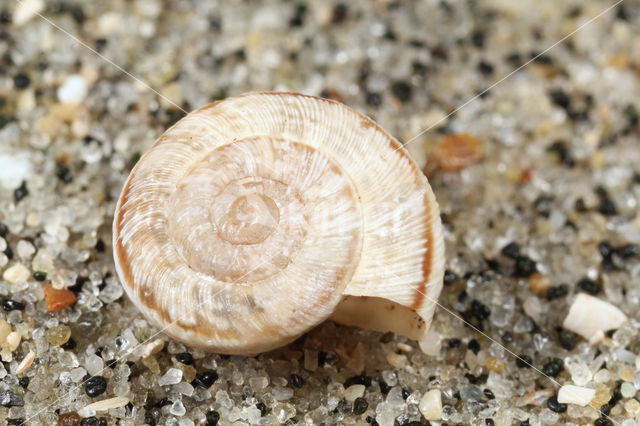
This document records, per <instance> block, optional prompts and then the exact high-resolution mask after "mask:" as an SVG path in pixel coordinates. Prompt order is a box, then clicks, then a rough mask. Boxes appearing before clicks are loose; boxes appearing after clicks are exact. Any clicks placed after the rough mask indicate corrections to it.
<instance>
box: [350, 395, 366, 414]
mask: <svg viewBox="0 0 640 426" xmlns="http://www.w3.org/2000/svg"><path fill="white" fill-rule="evenodd" d="M367 408H369V403H368V402H367V400H366V399H364V398H362V397H360V398H356V399H355V400H354V401H353V414H356V415H360V414H364V413H365V412H366V411H367Z"/></svg>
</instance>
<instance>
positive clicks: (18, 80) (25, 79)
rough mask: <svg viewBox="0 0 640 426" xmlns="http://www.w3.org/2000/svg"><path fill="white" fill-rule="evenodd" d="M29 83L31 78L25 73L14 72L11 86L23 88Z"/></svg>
mask: <svg viewBox="0 0 640 426" xmlns="http://www.w3.org/2000/svg"><path fill="white" fill-rule="evenodd" d="M30 83H31V79H30V78H29V76H28V75H26V74H16V75H15V76H14V77H13V86H14V87H15V88H16V89H25V88H27V87H29V84H30Z"/></svg>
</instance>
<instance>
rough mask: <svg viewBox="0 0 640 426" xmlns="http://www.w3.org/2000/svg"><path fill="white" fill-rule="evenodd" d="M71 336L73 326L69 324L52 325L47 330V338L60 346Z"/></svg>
mask: <svg viewBox="0 0 640 426" xmlns="http://www.w3.org/2000/svg"><path fill="white" fill-rule="evenodd" d="M70 337H71V328H69V326H68V325H65V324H60V325H57V326H55V327H51V328H50V329H48V330H47V331H46V332H45V338H46V339H47V342H49V343H50V344H51V345H55V346H60V345H64V344H65V343H67V341H68V340H69V338H70Z"/></svg>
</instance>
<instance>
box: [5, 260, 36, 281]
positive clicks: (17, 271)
mask: <svg viewBox="0 0 640 426" xmlns="http://www.w3.org/2000/svg"><path fill="white" fill-rule="evenodd" d="M30 277H31V272H30V271H29V270H28V269H27V268H26V267H25V266H24V265H23V264H22V263H16V264H14V265H13V266H11V267H9V268H7V269H6V270H5V271H4V273H3V274H2V278H4V279H5V280H7V281H8V282H9V283H11V284H22V283H24V282H26V281H27V280H28V279H29V278H30Z"/></svg>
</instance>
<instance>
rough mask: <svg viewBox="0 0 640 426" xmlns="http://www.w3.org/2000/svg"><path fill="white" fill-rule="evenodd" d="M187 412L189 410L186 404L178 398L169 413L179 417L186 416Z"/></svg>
mask: <svg viewBox="0 0 640 426" xmlns="http://www.w3.org/2000/svg"><path fill="white" fill-rule="evenodd" d="M186 412H187V409H186V408H184V404H183V403H182V401H180V400H177V401H176V402H174V403H173V404H172V405H171V408H169V413H171V414H173V415H174V416H178V417H182V416H184V415H185V413H186Z"/></svg>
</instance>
